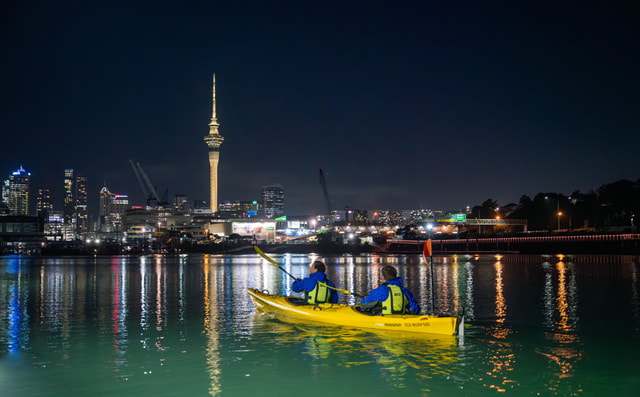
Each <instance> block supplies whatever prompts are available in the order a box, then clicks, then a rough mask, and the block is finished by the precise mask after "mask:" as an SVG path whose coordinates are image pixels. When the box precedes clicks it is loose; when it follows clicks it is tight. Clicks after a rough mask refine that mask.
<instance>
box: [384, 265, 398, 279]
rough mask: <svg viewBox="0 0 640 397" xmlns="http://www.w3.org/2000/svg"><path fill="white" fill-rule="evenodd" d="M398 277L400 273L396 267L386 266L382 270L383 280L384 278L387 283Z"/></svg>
mask: <svg viewBox="0 0 640 397" xmlns="http://www.w3.org/2000/svg"><path fill="white" fill-rule="evenodd" d="M396 277H398V271H397V270H396V268H395V267H393V266H389V265H386V266H385V267H383V268H382V278H384V279H385V281H389V280H393V279H394V278H396Z"/></svg>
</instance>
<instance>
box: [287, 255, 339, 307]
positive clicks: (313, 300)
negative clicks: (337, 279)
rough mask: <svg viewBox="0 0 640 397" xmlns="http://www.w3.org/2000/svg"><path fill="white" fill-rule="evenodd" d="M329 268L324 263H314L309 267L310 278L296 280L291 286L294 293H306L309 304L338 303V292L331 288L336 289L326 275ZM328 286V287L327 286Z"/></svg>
mask: <svg viewBox="0 0 640 397" xmlns="http://www.w3.org/2000/svg"><path fill="white" fill-rule="evenodd" d="M326 271H327V267H326V266H325V265H324V263H322V261H314V262H313V263H312V264H311V266H310V267H309V277H305V278H303V279H302V280H301V279H296V281H294V282H293V284H291V289H292V290H293V291H294V292H302V291H304V292H305V300H306V301H307V303H309V304H312V305H315V304H317V303H338V292H337V291H336V290H333V289H331V288H328V287H327V285H328V286H329V287H333V288H335V284H333V283H332V282H331V281H330V280H329V279H328V278H327V275H326V273H325V272H326ZM325 284H327V285H325Z"/></svg>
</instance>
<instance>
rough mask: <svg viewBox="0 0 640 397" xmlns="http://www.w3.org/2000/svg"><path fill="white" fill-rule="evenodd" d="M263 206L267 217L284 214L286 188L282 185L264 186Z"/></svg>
mask: <svg viewBox="0 0 640 397" xmlns="http://www.w3.org/2000/svg"><path fill="white" fill-rule="evenodd" d="M262 208H263V211H264V215H265V216H266V217H267V218H277V217H279V216H281V215H284V188H283V187H282V185H279V184H276V185H268V186H263V187H262Z"/></svg>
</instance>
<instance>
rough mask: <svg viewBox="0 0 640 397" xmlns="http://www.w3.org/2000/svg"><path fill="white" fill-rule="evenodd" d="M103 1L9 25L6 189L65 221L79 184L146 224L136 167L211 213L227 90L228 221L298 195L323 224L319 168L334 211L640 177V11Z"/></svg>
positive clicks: (26, 10)
mask: <svg viewBox="0 0 640 397" xmlns="http://www.w3.org/2000/svg"><path fill="white" fill-rule="evenodd" d="M91 3H94V2H87V1H82V2H80V1H78V2H76V1H57V2H51V1H41V0H35V1H21V0H9V1H8V2H7V1H5V2H3V5H2V6H0V7H2V8H1V9H0V29H1V32H2V34H1V35H0V43H1V44H0V45H1V50H2V52H1V54H2V61H1V62H0V71H1V73H0V75H1V78H2V89H1V90H0V105H1V106H0V109H1V110H0V126H1V128H2V135H1V136H2V139H1V143H0V145H1V146H0V147H1V148H2V150H1V153H2V155H1V156H0V179H3V180H4V179H6V178H7V177H8V175H9V174H10V173H11V172H12V171H14V170H16V169H17V168H18V167H19V166H20V165H22V166H23V167H24V168H25V169H26V170H27V171H29V172H31V176H32V194H33V196H35V189H37V188H38V187H42V186H48V187H50V188H51V189H52V192H53V195H54V199H55V202H56V205H57V208H56V209H58V210H60V209H61V206H60V205H59V204H60V203H61V200H62V194H63V176H64V170H65V168H74V169H75V170H76V171H78V172H80V173H82V174H84V175H86V176H87V177H88V179H89V189H90V190H89V194H90V199H91V200H94V201H93V204H97V198H98V193H99V191H100V188H101V187H102V186H103V185H104V184H105V183H106V185H107V186H108V187H109V189H110V190H111V191H112V192H115V193H123V194H129V195H130V198H131V199H132V204H139V205H142V204H144V196H143V194H142V189H141V188H140V186H139V184H138V181H137V179H136V177H135V174H134V173H133V170H132V168H131V165H130V163H129V159H132V160H133V161H135V162H139V163H140V164H141V165H142V167H143V168H144V169H145V171H146V172H147V174H148V175H149V176H150V178H151V179H152V180H153V181H154V183H155V185H156V187H157V189H158V190H159V191H160V193H161V194H162V193H164V191H165V190H167V189H168V193H169V197H171V196H172V195H174V194H176V193H181V194H186V195H187V196H188V197H189V198H191V199H205V200H206V199H208V189H209V186H208V167H209V166H208V157H207V156H208V155H207V146H206V144H205V143H204V141H203V138H204V137H205V136H206V135H207V134H208V131H209V130H208V123H209V120H210V117H211V80H212V74H213V73H215V74H216V79H217V99H218V121H219V122H220V125H221V127H220V133H221V134H222V135H223V136H224V138H225V141H224V143H223V145H222V147H221V154H220V167H219V179H220V184H219V199H220V201H236V200H253V199H259V198H260V187H261V186H262V185H267V184H275V183H280V184H282V185H283V186H284V188H285V194H286V203H285V206H286V212H287V213H288V214H311V213H315V212H324V211H325V204H324V200H323V195H322V189H321V187H320V185H319V177H318V173H319V171H318V170H319V169H321V168H322V169H323V170H324V171H325V173H326V181H327V187H328V190H329V194H330V196H331V197H330V198H331V202H332V205H333V207H334V209H341V208H344V207H345V206H349V207H351V208H359V209H412V208H430V209H438V210H456V209H461V208H464V207H466V206H473V205H478V204H481V203H482V202H483V201H485V200H486V199H493V200H496V201H498V203H499V204H500V205H505V204H508V203H511V202H516V203H517V202H518V201H519V199H520V197H521V196H522V195H529V196H534V195H535V194H536V193H538V192H558V193H563V194H571V193H572V192H573V191H575V190H580V191H582V192H588V191H589V190H591V189H596V188H598V187H599V186H601V185H603V184H606V183H611V182H615V181H617V180H620V179H630V180H637V179H638V178H640V160H638V148H639V147H640V145H639V143H640V142H639V140H640V138H639V137H638V126H639V124H640V123H639V114H640V113H639V109H640V78H639V74H640V72H639V71H640V51H639V47H640V45H639V43H640V34H639V33H640V18H639V16H640V12H639V9H640V8H639V7H637V6H633V4H634V2H633V1H627V2H617V1H606V2H570V3H569V2H537V1H536V2H533V1H532V2H506V1H505V2H491V1H488V2H487V1H474V2H459V1H370V0H369V1H337V2H334V1H317V2H305V1H296V2H277V1H273V2H247V1H238V2H216V1H188V0H187V1H180V2H178V1H175V2H170V1H162V0H160V1H153V2H146V1H127V2H120V1H110V2H100V3H99V4H100V5H96V4H98V3H96V4H91ZM218 3H221V4H218ZM231 3H233V5H230V4H231ZM521 3H522V4H521ZM525 3H526V4H525ZM90 204H92V202H91V201H90ZM90 211H91V212H97V209H96V207H95V205H94V207H93V209H90Z"/></svg>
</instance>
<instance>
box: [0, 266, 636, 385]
mask: <svg viewBox="0 0 640 397" xmlns="http://www.w3.org/2000/svg"><path fill="white" fill-rule="evenodd" d="M273 257H274V259H277V260H278V261H279V263H281V264H282V266H283V268H285V269H286V271H287V272H289V273H291V274H292V275H293V276H294V277H303V276H305V275H306V274H307V272H308V264H309V263H310V262H311V261H312V260H313V259H315V258H316V257H315V256H314V255H293V254H284V255H274V256H273ZM322 259H323V260H324V261H325V262H326V263H327V265H328V266H329V276H330V278H332V279H333V280H334V281H336V282H337V284H338V285H339V286H340V287H342V288H345V289H348V290H350V291H356V292H358V293H364V292H366V291H368V290H370V289H371V288H373V287H375V286H376V285H378V283H380V282H381V279H380V268H381V267H382V266H384V265H385V264H393V265H395V266H396V267H397V268H398V271H399V275H400V276H401V277H403V279H404V280H405V283H406V285H407V286H408V288H409V289H410V290H412V291H413V292H414V295H415V296H416V299H417V300H418V302H419V303H420V305H421V307H422V308H423V311H425V312H427V311H432V310H433V311H435V312H437V313H450V314H451V313H459V312H464V314H465V317H466V318H467V320H468V321H470V323H471V326H469V327H467V329H466V334H467V335H466V337H465V338H464V344H463V345H459V344H458V343H457V341H456V339H455V338H439V337H420V338H415V337H406V336H401V335H395V334H380V333H372V332H364V331H359V330H353V329H348V328H341V327H326V326H318V325H314V324H304V323H296V322H292V321H286V320H283V319H278V318H273V317H271V316H269V315H265V314H260V313H256V311H255V309H254V307H253V305H252V303H251V301H250V299H249V297H248V294H247V293H246V289H247V288H257V289H260V290H268V291H270V292H271V293H276V294H291V290H290V286H291V279H290V278H289V277H288V276H286V275H284V274H283V273H282V272H281V271H280V270H279V269H278V268H277V267H276V266H273V265H272V264H269V263H268V262H266V261H264V260H262V259H261V258H259V257H258V256H257V255H247V256H226V255H190V256H176V257H170V256H147V257H123V256H114V257H96V258H94V257H66V258H36V257H18V256H13V257H2V258H0V315H1V316H0V330H4V331H0V332H2V333H0V390H3V396H5V395H8V396H11V395H68V394H71V393H76V394H81V395H88V394H91V395H101V394H102V395H113V394H119V395H136V394H140V393H141V392H144V393H145V394H158V395H171V394H177V393H180V394H184V393H186V394H193V395H205V394H209V395H236V394H237V395H246V394H247V393H253V394H256V395H278V396H281V395H294V394H295V395H297V394H299V393H298V392H297V391H298V390H299V388H306V387H309V385H310V384H311V385H316V386H318V387H324V386H326V387H332V385H333V387H335V385H336V384H339V385H341V388H340V393H338V395H349V394H355V395H363V394H370V395H376V394H378V395H379V394H380V393H382V392H384V393H385V394H389V393H391V394H394V393H398V394H403V395H405V394H409V395H423V394H424V395H477V394H483V393H486V392H510V393H516V394H522V395H530V394H537V393H540V394H542V395H580V394H583V393H586V394H588V395H598V394H601V392H604V391H606V390H607V387H609V386H610V384H611V383H612V382H615V383H616V384H617V385H618V387H619V388H621V389H620V390H621V392H620V394H622V395H624V392H625V391H632V390H635V389H634V387H636V386H639V385H638V380H637V379H636V377H635V372H637V371H634V372H633V374H634V375H630V374H629V373H627V372H625V371H624V370H625V369H626V368H628V367H629V366H630V367H631V368H635V369H637V368H639V367H640V359H639V358H638V357H637V356H636V355H634V354H633V353H632V352H634V351H635V352H637V351H638V348H639V347H640V342H639V340H640V338H639V336H640V335H639V334H640V331H639V329H640V327H639V326H638V324H640V308H639V306H640V303H639V298H638V288H639V287H638V277H637V268H638V265H637V260H635V258H630V257H611V258H605V259H602V258H594V257H586V258H575V257H571V258H567V257H558V258H556V257H544V258H543V257H538V258H532V257H524V256H517V255H511V256H505V257H498V258H496V257H492V256H474V257H472V256H448V257H434V258H433V259H434V261H433V264H432V267H430V266H428V265H426V264H424V263H422V259H421V257H420V256H417V255H416V256H410V255H397V256H379V255H363V256H355V257H354V256H335V257H325V258H322ZM431 275H433V277H434V280H433V281H434V285H436V286H437V288H436V290H434V291H433V293H432V292H431V291H429V290H428V288H429V286H430V285H431V280H430V277H431ZM341 299H342V301H343V302H348V303H354V302H355V301H356V299H355V297H354V296H352V295H344V294H343V295H342V297H341ZM603 315H606V318H603ZM605 320H606V321H605ZM612 332H615V337H612ZM614 352H617V353H614ZM618 355H621V356H622V357H624V358H625V360H626V363H625V364H624V366H622V364H619V365H616V364H615V363H617V362H620V359H618V358H617V356H618ZM603 363H606V364H603ZM603 373H604V374H606V377H603V376H602V374H603ZM284 385H288V386H289V387H288V388H285V389H283V386H284ZM294 391H296V392H294ZM342 392H343V393H342Z"/></svg>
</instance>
